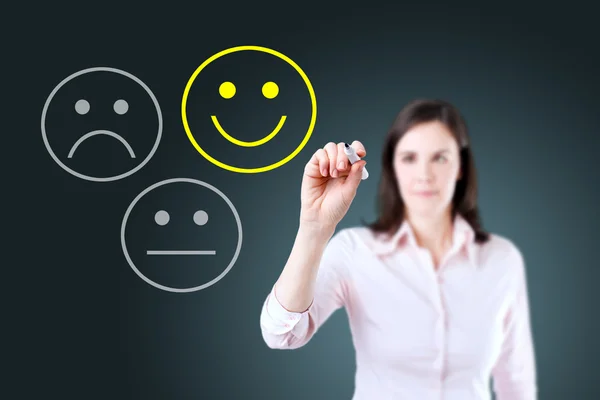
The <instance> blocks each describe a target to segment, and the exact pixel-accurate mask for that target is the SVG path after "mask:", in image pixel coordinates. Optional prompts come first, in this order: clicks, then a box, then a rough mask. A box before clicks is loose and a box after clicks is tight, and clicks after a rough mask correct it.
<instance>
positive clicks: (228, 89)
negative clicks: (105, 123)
mask: <svg viewBox="0 0 600 400" xmlns="http://www.w3.org/2000/svg"><path fill="white" fill-rule="evenodd" d="M219 94H220V95H221V97H223V98H224V99H230V98H232V97H233V96H234V95H235V85H234V84H233V83H231V82H223V83H221V86H219Z"/></svg>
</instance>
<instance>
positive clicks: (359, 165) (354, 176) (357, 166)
mask: <svg viewBox="0 0 600 400" xmlns="http://www.w3.org/2000/svg"><path fill="white" fill-rule="evenodd" d="M366 163H367V162H366V161H365V160H359V161H357V162H355V163H354V164H352V167H351V168H350V173H349V174H348V177H347V178H346V181H345V182H344V186H346V185H347V187H348V188H349V190H350V191H351V192H352V193H354V191H355V190H356V188H357V187H358V185H360V182H361V181H362V170H363V168H364V167H365V164H366Z"/></svg>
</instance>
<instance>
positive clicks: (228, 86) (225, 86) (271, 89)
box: [211, 82, 286, 147]
mask: <svg viewBox="0 0 600 400" xmlns="http://www.w3.org/2000/svg"><path fill="white" fill-rule="evenodd" d="M235 92H236V89H235V85H234V84H233V83H232V82H223V83H222V84H221V86H219V94H220V95H221V97H223V98H224V99H231V98H232V97H233V96H235ZM262 94H263V96H265V97H266V98H267V99H274V98H275V97H277V95H278V94H279V86H277V84H276V83H275V82H267V83H265V84H264V85H263V87H262ZM211 119H212V122H213V124H214V125H215V128H216V129H217V130H218V131H219V133H220V134H221V135H222V136H223V137H224V138H225V139H227V140H229V141H230V142H231V143H233V144H237V145H238V146H242V147H255V146H260V145H261V144H265V143H267V142H268V141H269V140H271V139H273V138H274V137H275V135H277V134H278V133H279V131H280V130H281V128H282V127H283V124H284V123H285V119H286V116H285V115H282V116H281V118H280V119H279V123H278V124H277V126H276V127H275V129H273V131H272V132H271V133H269V134H268V135H267V136H265V137H264V138H262V139H260V140H255V141H253V142H245V141H243V140H239V139H236V138H234V137H233V136H231V135H230V134H228V133H227V131H225V129H223V127H222V126H221V123H220V122H219V120H218V118H217V116H216V115H211Z"/></svg>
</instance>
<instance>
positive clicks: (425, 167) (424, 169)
mask: <svg viewBox="0 0 600 400" xmlns="http://www.w3.org/2000/svg"><path fill="white" fill-rule="evenodd" d="M417 180H418V181H419V182H425V183H429V182H431V181H432V180H433V173H432V170H431V165H430V164H429V163H427V162H421V163H420V164H419V168H418V171H417Z"/></svg>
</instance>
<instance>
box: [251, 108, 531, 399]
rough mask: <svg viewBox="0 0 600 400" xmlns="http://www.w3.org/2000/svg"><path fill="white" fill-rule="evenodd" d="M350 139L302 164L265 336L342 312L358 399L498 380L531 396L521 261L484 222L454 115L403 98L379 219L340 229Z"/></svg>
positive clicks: (501, 394)
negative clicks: (290, 240) (295, 219)
mask: <svg viewBox="0 0 600 400" xmlns="http://www.w3.org/2000/svg"><path fill="white" fill-rule="evenodd" d="M343 146H344V144H343V143H339V144H337V145H335V144H333V143H329V144H327V145H326V146H325V147H324V148H322V149H319V150H318V151H317V152H316V153H315V154H314V155H313V156H312V158H311V159H310V161H309V162H308V164H306V167H305V171H304V176H303V181H302V191H301V193H302V196H301V197H302V198H301V200H302V207H301V212H300V223H299V229H298V233H297V236H296V239H295V243H294V246H293V248H292V251H291V254H290V257H289V260H288V262H287V264H286V265H285V268H284V269H283V271H282V273H281V276H280V277H279V279H278V280H277V282H276V283H275V284H274V286H273V288H272V291H271V293H270V294H269V295H268V296H267V299H266V301H265V303H264V306H263V309H262V313H261V319H260V324H261V329H262V333H263V337H264V340H265V342H266V343H267V345H268V346H269V347H271V348H277V349H295V348H298V347H300V346H303V345H305V344H306V343H307V342H308V341H309V340H310V339H311V338H312V337H313V335H314V334H315V332H316V331H317V330H318V329H319V327H320V326H321V325H322V324H323V323H324V322H325V321H326V320H327V319H328V317H329V316H330V315H331V314H332V313H333V312H334V311H335V310H337V309H339V308H341V307H345V308H346V311H347V313H348V317H349V323H350V327H351V331H352V339H353V343H354V347H355V349H356V365H357V371H356V378H355V379H356V380H355V388H354V397H353V399H354V400H364V399H367V400H383V399H415V400H417V399H418V400H428V399H440V398H443V399H445V400H475V399H477V400H483V399H490V398H491V394H490V393H489V391H490V390H489V387H490V385H489V381H490V377H493V382H494V384H493V388H494V392H495V393H496V398H497V399H498V400H531V399H536V398H537V386H536V367H535V357H534V347H533V340H532V334H531V327H530V315H529V302H528V295H527V284H526V273H525V267H524V261H523V257H522V255H521V253H520V251H519V249H518V248H517V247H516V246H515V245H514V244H513V243H512V242H511V241H510V240H509V239H507V238H504V237H502V236H499V235H495V234H490V233H487V232H485V231H484V230H483V228H482V227H481V224H480V221H479V219H480V218H479V212H478V208H477V201H476V189H477V185H476V173H475V167H474V163H473V156H472V152H471V148H470V147H469V141H468V133H467V128H466V124H465V122H464V120H463V118H462V116H461V115H460V112H459V111H458V110H457V109H456V108H455V107H454V106H453V105H451V104H449V103H447V102H444V101H438V100H417V101H413V102H411V103H410V104H408V105H407V106H406V107H405V108H404V109H403V110H402V111H401V112H400V113H399V115H398V116H397V118H396V120H395V121H394V123H393V125H392V127H391V130H390V132H389V134H388V136H387V138H386V141H385V145H384V150H383V159H382V166H383V171H382V175H383V176H382V181H381V187H380V197H379V200H380V201H379V204H380V214H379V217H378V219H377V220H376V221H375V222H374V223H372V224H371V225H370V226H366V227H353V228H346V229H342V230H341V231H339V232H338V233H337V234H334V232H335V229H336V226H337V224H338V223H339V222H340V220H341V219H342V218H343V217H344V215H345V214H346V212H347V211H348V208H349V207H350V204H351V203H352V201H353V198H354V196H355V194H356V192H357V188H358V186H359V184H360V182H361V170H362V168H364V165H365V164H366V163H365V161H364V160H360V161H358V162H356V163H354V164H353V165H349V162H348V159H347V157H346V156H345V153H344V151H343ZM352 146H353V147H354V149H355V150H356V152H357V154H358V156H359V157H364V156H366V150H365V148H364V147H363V146H362V144H361V143H360V142H358V141H355V142H354V143H352Z"/></svg>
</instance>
